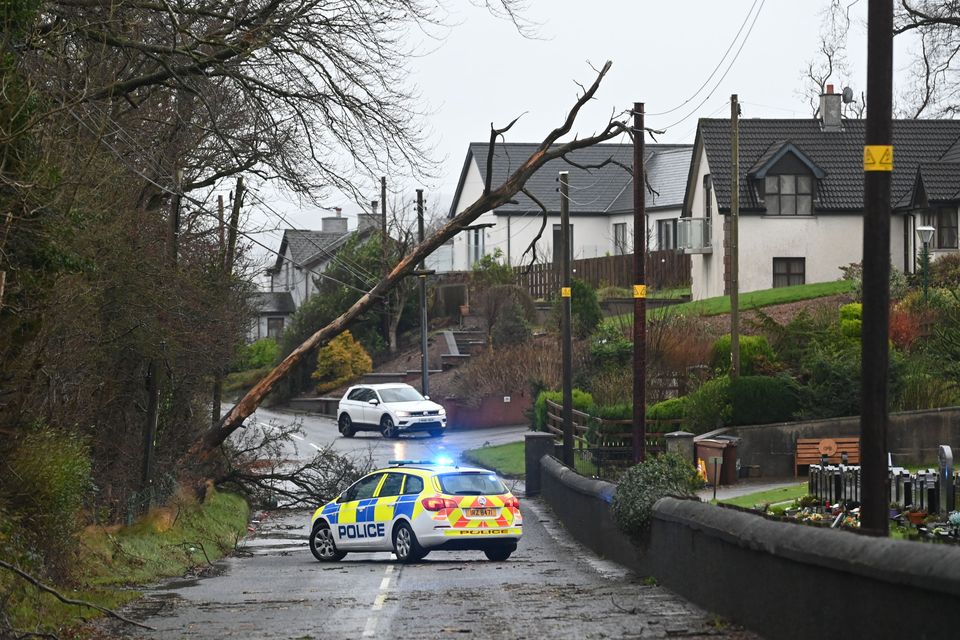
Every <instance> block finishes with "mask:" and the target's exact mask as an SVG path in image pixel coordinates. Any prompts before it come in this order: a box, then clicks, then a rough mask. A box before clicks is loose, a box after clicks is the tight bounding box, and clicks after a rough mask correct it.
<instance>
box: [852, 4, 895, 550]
mask: <svg viewBox="0 0 960 640" xmlns="http://www.w3.org/2000/svg"><path fill="white" fill-rule="evenodd" d="M867 104H869V105H870V108H869V109H867V127H866V139H865V140H864V145H865V146H864V149H863V169H864V178H863V208H864V219H863V327H862V332H861V367H862V369H861V374H860V379H861V381H862V382H861V387H860V397H861V406H860V443H861V447H862V455H861V466H862V473H863V475H862V486H863V491H862V496H861V497H862V511H861V516H860V523H861V525H860V526H861V529H862V530H863V532H864V533H868V534H870V535H875V536H883V537H886V536H887V533H888V527H889V524H888V521H887V502H888V500H889V495H890V491H889V485H888V476H887V474H888V469H887V456H886V452H887V422H888V418H889V416H888V414H887V369H888V367H889V362H890V354H889V352H888V348H889V347H888V345H887V339H888V331H889V329H888V327H889V320H890V318H889V315H890V181H891V176H892V172H893V145H892V143H891V141H892V138H893V135H892V129H893V123H892V117H893V0H870V2H869V5H868V8H867Z"/></svg>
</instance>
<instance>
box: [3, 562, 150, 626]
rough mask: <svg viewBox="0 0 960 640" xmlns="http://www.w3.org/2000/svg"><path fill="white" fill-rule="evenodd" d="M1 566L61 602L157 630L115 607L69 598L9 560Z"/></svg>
mask: <svg viewBox="0 0 960 640" xmlns="http://www.w3.org/2000/svg"><path fill="white" fill-rule="evenodd" d="M0 567H3V568H4V569H6V570H8V571H11V572H13V573H14V574H16V575H17V576H19V577H20V578H22V579H24V580H26V581H27V582H29V583H30V584H32V585H33V586H35V587H36V588H37V589H40V591H44V592H46V593H49V594H50V595H52V596H53V597H54V598H56V599H57V600H59V601H60V602H62V603H64V604H69V605H72V606H75V607H89V608H90V609H94V610H96V611H99V612H100V613H104V614H106V615H108V616H110V617H111V618H116V619H117V620H120V621H121V622H126V623H127V624H132V625H133V626H135V627H140V628H141V629H148V630H150V631H156V629H155V628H154V627H151V626H149V625H146V624H142V623H140V622H137V621H136V620H131V619H130V618H127V617H124V616H122V615H120V614H119V613H117V612H116V611H114V610H113V609H108V608H107V607H101V606H100V605H98V604H94V603H92V602H87V601H86V600H75V599H73V598H68V597H66V596H65V595H63V594H62V593H60V592H59V591H57V590H56V589H54V588H53V587H50V586H47V585H45V584H44V583H42V582H40V581H39V580H38V579H36V578H34V577H33V576H32V575H30V574H29V573H27V572H26V571H24V570H22V569H20V568H19V567H16V566H14V565H12V564H10V563H9V562H5V561H4V560H0Z"/></svg>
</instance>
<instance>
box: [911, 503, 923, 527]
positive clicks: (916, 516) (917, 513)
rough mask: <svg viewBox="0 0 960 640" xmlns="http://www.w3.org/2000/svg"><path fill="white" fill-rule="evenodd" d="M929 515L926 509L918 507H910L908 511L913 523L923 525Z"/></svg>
mask: <svg viewBox="0 0 960 640" xmlns="http://www.w3.org/2000/svg"><path fill="white" fill-rule="evenodd" d="M926 517H927V512H926V510H925V509H919V508H917V507H910V510H909V511H907V520H909V521H910V524H912V525H915V526H916V525H921V524H923V521H924V520H925V519H926Z"/></svg>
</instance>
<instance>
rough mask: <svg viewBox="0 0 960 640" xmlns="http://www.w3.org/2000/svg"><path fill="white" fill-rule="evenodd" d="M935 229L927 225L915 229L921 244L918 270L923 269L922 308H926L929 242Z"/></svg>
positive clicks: (928, 278)
mask: <svg viewBox="0 0 960 640" xmlns="http://www.w3.org/2000/svg"><path fill="white" fill-rule="evenodd" d="M934 231H935V229H934V228H933V227H932V226H930V225H929V224H925V225H921V226H919V227H917V237H918V238H920V242H922V243H923V251H922V252H921V253H920V268H921V269H923V306H927V303H928V302H929V300H928V291H929V289H930V241H931V240H933V232H934Z"/></svg>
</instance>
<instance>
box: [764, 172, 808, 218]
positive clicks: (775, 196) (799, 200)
mask: <svg viewBox="0 0 960 640" xmlns="http://www.w3.org/2000/svg"><path fill="white" fill-rule="evenodd" d="M763 190H764V194H765V196H764V197H765V200H766V204H767V214H768V215H771V216H809V215H811V214H812V213H813V177H812V176H809V175H793V174H781V175H776V176H771V175H768V176H767V177H766V178H765V179H764V181H763Z"/></svg>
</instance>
